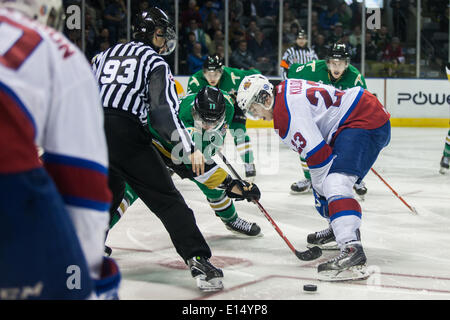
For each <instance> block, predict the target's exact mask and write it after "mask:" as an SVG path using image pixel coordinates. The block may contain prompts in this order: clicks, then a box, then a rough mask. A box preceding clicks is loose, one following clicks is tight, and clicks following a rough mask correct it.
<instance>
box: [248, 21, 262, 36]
mask: <svg viewBox="0 0 450 320" xmlns="http://www.w3.org/2000/svg"><path fill="white" fill-rule="evenodd" d="M258 31H261V30H260V29H259V27H258V25H257V24H256V20H250V22H249V23H248V27H247V32H246V33H247V40H250V39H251V38H255V35H256V32H258Z"/></svg>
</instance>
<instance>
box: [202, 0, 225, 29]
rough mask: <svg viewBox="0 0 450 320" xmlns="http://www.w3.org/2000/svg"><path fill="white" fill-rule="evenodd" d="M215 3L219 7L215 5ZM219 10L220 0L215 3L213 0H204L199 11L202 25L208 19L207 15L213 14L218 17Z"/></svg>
mask: <svg viewBox="0 0 450 320" xmlns="http://www.w3.org/2000/svg"><path fill="white" fill-rule="evenodd" d="M217 4H218V5H219V7H217ZM220 10H221V3H220V1H219V2H218V3H217V1H216V3H214V1H211V0H208V1H205V3H204V4H203V6H202V7H201V8H200V10H199V13H200V16H201V19H202V22H203V26H204V25H205V22H206V21H207V20H208V17H209V16H210V15H211V14H213V15H214V16H215V17H219V14H220Z"/></svg>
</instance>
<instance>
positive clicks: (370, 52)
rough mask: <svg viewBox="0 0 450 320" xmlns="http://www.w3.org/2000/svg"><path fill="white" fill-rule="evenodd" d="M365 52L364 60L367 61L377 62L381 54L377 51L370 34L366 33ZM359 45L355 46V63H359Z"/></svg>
mask: <svg viewBox="0 0 450 320" xmlns="http://www.w3.org/2000/svg"><path fill="white" fill-rule="evenodd" d="M365 45H366V50H365V59H366V60H369V61H379V60H380V58H381V55H382V52H381V51H380V50H379V49H378V47H377V45H376V44H375V41H374V40H373V38H372V33H371V32H369V31H367V32H366V44H365ZM361 48H362V46H361V44H359V45H358V46H357V50H356V57H355V59H354V60H355V62H358V63H359V62H361Z"/></svg>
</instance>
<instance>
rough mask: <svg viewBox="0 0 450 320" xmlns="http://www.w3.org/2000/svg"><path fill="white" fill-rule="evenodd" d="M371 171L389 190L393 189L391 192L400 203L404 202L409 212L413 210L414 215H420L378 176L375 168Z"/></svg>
mask: <svg viewBox="0 0 450 320" xmlns="http://www.w3.org/2000/svg"><path fill="white" fill-rule="evenodd" d="M370 170H372V172H373V173H374V174H375V175H376V176H377V177H378V178H380V180H381V181H383V183H384V184H385V185H386V186H387V187H388V188H389V189H391V191H392V192H393V193H394V194H395V196H396V197H397V198H399V199H400V201H401V202H403V203H404V204H405V205H406V206H407V207H408V209H409V210H411V212H412V213H413V214H418V212H417V210H416V209H415V208H413V207H411V206H410V205H409V204H408V203H407V202H406V201H405V200H403V198H402V197H401V196H400V195H399V194H398V193H397V192H395V190H394V189H392V187H391V186H390V185H389V184H388V183H387V182H386V181H385V180H384V179H383V178H382V177H381V176H380V175H379V174H378V172H376V171H375V169H374V168H371V169H370Z"/></svg>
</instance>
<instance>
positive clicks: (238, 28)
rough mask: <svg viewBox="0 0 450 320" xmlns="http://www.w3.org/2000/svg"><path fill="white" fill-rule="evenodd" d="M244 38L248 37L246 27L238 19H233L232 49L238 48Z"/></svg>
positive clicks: (230, 38)
mask: <svg viewBox="0 0 450 320" xmlns="http://www.w3.org/2000/svg"><path fill="white" fill-rule="evenodd" d="M244 39H246V36H245V29H244V27H243V26H242V25H241V24H240V23H239V21H237V20H234V21H231V25H230V30H229V40H230V45H231V49H232V50H234V49H236V48H237V47H238V45H239V41H241V40H244Z"/></svg>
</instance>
